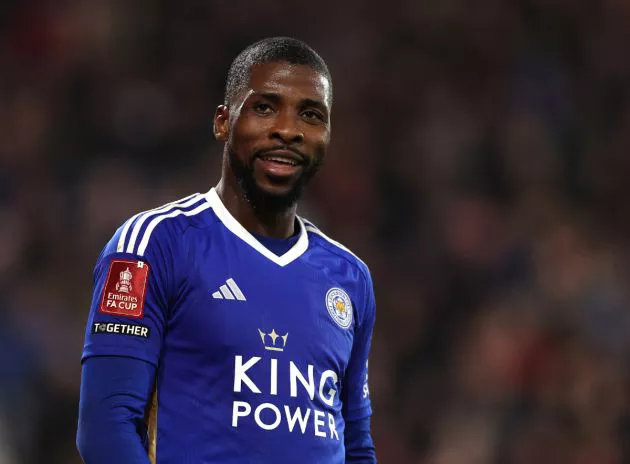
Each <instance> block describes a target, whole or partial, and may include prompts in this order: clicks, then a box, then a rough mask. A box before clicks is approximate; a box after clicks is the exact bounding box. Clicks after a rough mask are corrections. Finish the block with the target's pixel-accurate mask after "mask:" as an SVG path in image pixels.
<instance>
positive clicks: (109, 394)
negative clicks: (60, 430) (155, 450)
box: [77, 356, 155, 464]
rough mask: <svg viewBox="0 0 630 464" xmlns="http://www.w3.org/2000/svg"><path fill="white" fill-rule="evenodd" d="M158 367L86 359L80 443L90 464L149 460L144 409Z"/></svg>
mask: <svg viewBox="0 0 630 464" xmlns="http://www.w3.org/2000/svg"><path fill="white" fill-rule="evenodd" d="M154 386H155V367H154V366H153V365H152V364H150V363H148V362H146V361H142V360H140V359H134V358H128V357H121V356H95V357H91V358H88V359H86V360H85V361H84V363H83V372H82V378H81V399H80V403H79V425H78V430H77V448H78V450H79V453H80V454H81V457H82V458H83V461H84V462H85V463H86V464H111V463H114V462H115V463H117V464H149V458H148V455H147V449H146V443H147V436H146V433H147V431H146V424H145V411H146V407H147V404H148V402H149V399H150V397H151V394H152V392H153V388H154Z"/></svg>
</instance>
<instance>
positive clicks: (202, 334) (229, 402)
mask: <svg viewBox="0 0 630 464" xmlns="http://www.w3.org/2000/svg"><path fill="white" fill-rule="evenodd" d="M297 224H298V226H299V232H298V234H297V238H296V240H295V243H294V244H293V246H292V247H291V248H290V249H289V250H288V251H286V252H285V253H283V254H281V255H280V256H278V255H276V254H275V253H273V252H272V251H270V250H269V249H268V248H266V247H265V246H263V245H262V243H261V242H260V241H259V240H257V239H256V238H255V237H254V236H253V235H252V234H250V233H249V232H248V231H246V230H245V229H244V228H243V227H242V226H241V225H240V223H238V221H236V219H235V218H234V217H233V216H231V214H230V213H229V212H228V211H227V209H226V208H225V207H224V205H223V204H222V202H221V200H220V198H219V196H218V194H217V192H216V191H215V190H214V189H212V190H210V191H209V192H208V193H206V194H194V195H191V196H189V197H187V198H184V199H182V200H179V201H177V202H173V203H170V204H168V205H165V206H163V207H160V208H156V209H154V210H151V211H147V212H144V213H140V214H137V215H136V216H134V217H132V218H131V219H129V220H128V221H127V222H126V223H125V224H124V225H123V226H122V227H121V228H120V229H119V230H118V231H117V232H116V233H115V234H114V236H113V237H112V239H111V240H110V242H109V243H108V244H107V245H106V247H105V248H104V249H103V251H102V252H101V254H100V256H99V258H98V261H97V264H96V267H95V271H94V294H93V301H92V306H91V310H90V314H89V318H88V324H87V328H86V338H85V346H84V351H83V359H86V358H88V357H91V356H126V357H132V358H137V359H141V360H144V361H146V362H149V363H151V364H153V365H154V366H156V368H157V376H156V395H155V402H154V405H155V410H154V411H152V412H153V414H152V417H153V418H154V420H153V421H152V424H150V433H151V435H152V436H151V437H149V438H150V442H151V443H152V449H151V450H150V454H151V455H153V456H155V457H154V459H155V462H157V463H160V464H166V463H184V462H190V463H197V462H204V463H265V462H270V463H271V462H273V463H296V462H300V463H305V464H308V463H326V464H334V463H343V462H344V459H345V450H344V428H345V422H346V421H356V420H361V419H365V418H368V417H369V416H370V415H371V414H372V410H371V405H370V397H369V389H368V386H367V377H368V374H367V368H368V353H369V349H370V341H371V336H372V329H373V326H374V318H375V302H374V294H373V287H372V281H371V277H370V274H369V271H368V269H367V266H366V265H365V264H364V263H363V262H362V261H361V260H360V259H358V258H357V257H356V256H355V255H353V254H352V253H351V252H350V251H349V250H347V249H346V248H344V247H343V246H341V245H340V244H338V243H337V242H334V241H333V240H331V239H330V238H328V237H326V236H325V235H324V234H323V233H322V232H321V231H319V229H317V228H316V227H315V226H314V225H312V224H311V223H310V222H308V221H306V220H304V219H302V218H299V217H298V218H297Z"/></svg>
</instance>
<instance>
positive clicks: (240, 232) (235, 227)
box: [206, 187, 308, 266]
mask: <svg viewBox="0 0 630 464" xmlns="http://www.w3.org/2000/svg"><path fill="white" fill-rule="evenodd" d="M206 198H207V200H208V203H210V206H211V208H212V210H213V211H214V213H215V214H216V215H217V217H218V218H219V220H220V221H221V222H222V223H223V225H224V226H225V227H227V228H228V230H229V231H230V232H232V233H233V234H234V235H236V236H237V237H238V238H240V239H241V240H243V241H244V242H245V243H247V244H248V245H249V246H251V247H252V248H253V249H254V250H256V251H257V252H259V253H260V254H261V255H263V256H264V257H265V258H267V259H269V260H271V261H273V262H274V263H276V264H277V265H278V266H286V265H287V264H289V263H292V262H293V261H295V260H296V259H298V258H299V257H300V256H302V255H303V254H304V252H305V251H306V250H307V249H308V232H307V231H306V227H305V226H304V223H303V222H302V219H301V218H300V217H299V216H296V218H297V220H298V223H299V225H300V237H299V238H298V240H297V242H295V244H293V246H292V247H291V248H290V249H289V250H288V251H287V252H286V253H285V254H283V255H282V256H278V255H276V254H275V253H273V252H271V251H270V250H269V249H267V248H266V247H265V246H264V245H263V244H262V243H260V242H259V241H258V240H257V239H256V237H254V236H253V235H252V234H251V233H249V232H248V231H247V229H245V227H243V226H242V225H241V223H240V222H238V221H237V220H236V218H235V217H234V216H232V214H231V213H230V212H229V211H228V210H227V208H226V207H225V205H224V204H223V202H222V201H221V198H219V194H218V193H217V191H216V189H215V188H214V187H212V188H211V189H210V190H209V191H208V193H206Z"/></svg>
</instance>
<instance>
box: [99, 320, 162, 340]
mask: <svg viewBox="0 0 630 464" xmlns="http://www.w3.org/2000/svg"><path fill="white" fill-rule="evenodd" d="M92 333H93V334H118V335H129V336H132V337H139V338H149V334H150V333H151V330H150V328H149V327H147V326H146V325H142V324H122V323H119V322H94V323H93V324H92Z"/></svg>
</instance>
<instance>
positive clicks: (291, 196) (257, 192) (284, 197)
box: [228, 150, 322, 212]
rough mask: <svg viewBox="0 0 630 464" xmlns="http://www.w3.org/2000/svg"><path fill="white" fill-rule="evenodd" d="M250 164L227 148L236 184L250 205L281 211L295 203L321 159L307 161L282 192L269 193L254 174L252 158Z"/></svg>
mask: <svg viewBox="0 0 630 464" xmlns="http://www.w3.org/2000/svg"><path fill="white" fill-rule="evenodd" d="M254 159H255V157H254V158H252V163H251V164H250V165H246V164H245V163H243V162H242V161H241V160H240V159H239V157H238V156H237V155H236V153H234V152H233V151H232V150H228V162H229V164H230V168H231V169H232V172H233V173H234V175H235V177H236V180H237V181H238V184H239V185H240V186H241V189H242V190H243V195H244V197H245V200H247V202H248V203H249V204H251V205H252V207H253V208H254V210H258V211H274V212H283V211H286V210H287V209H289V208H291V207H292V206H293V205H295V204H296V203H297V201H298V200H299V198H300V197H301V195H302V192H303V191H304V187H306V185H307V184H308V182H309V181H310V180H311V179H312V178H313V176H314V175H315V173H317V171H319V169H320V168H321V165H322V161H321V160H318V161H315V162H313V163H309V164H308V165H306V166H305V167H304V169H303V170H302V172H301V174H300V176H299V177H298V179H297V180H295V182H294V183H293V185H292V186H291V188H290V189H289V190H288V191H287V192H286V193H283V194H280V195H276V194H273V193H269V192H267V191H266V190H264V189H263V188H261V187H260V185H259V184H258V182H257V181H256V178H255V176H254V168H253V160H254Z"/></svg>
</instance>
